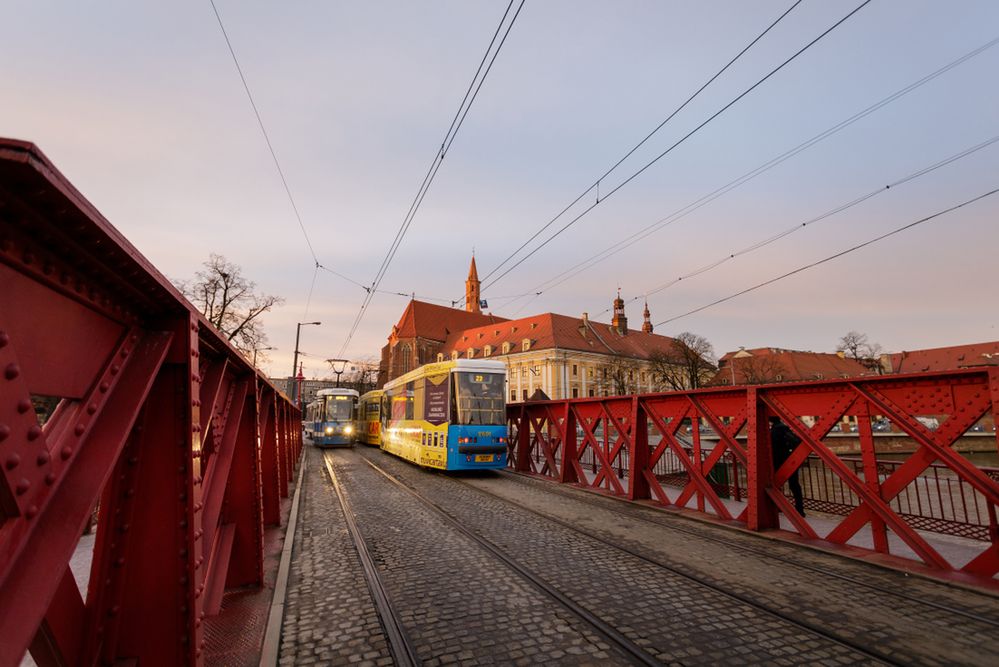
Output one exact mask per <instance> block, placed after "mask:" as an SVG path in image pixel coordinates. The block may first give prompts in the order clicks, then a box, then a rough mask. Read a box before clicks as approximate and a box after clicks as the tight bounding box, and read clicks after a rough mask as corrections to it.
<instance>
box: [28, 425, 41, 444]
mask: <svg viewBox="0 0 999 667" xmlns="http://www.w3.org/2000/svg"><path fill="white" fill-rule="evenodd" d="M41 434H42V427H41V426H39V425H38V424H33V425H32V426H31V428H29V429H28V440H37V439H38V437H39V436H40V435H41Z"/></svg>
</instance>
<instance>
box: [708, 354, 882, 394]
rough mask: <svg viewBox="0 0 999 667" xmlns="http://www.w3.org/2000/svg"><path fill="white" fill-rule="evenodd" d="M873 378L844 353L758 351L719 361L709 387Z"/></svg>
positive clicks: (724, 357)
mask: <svg viewBox="0 0 999 667" xmlns="http://www.w3.org/2000/svg"><path fill="white" fill-rule="evenodd" d="M871 374H872V372H871V371H870V370H869V369H868V368H867V367H866V366H864V365H863V364H862V363H860V362H859V361H856V360H855V359H851V358H849V357H847V356H846V355H844V354H843V353H842V352H837V353H835V354H830V353H826V352H805V351H802V350H785V349H782V348H779V347H757V348H753V349H750V350H747V349H745V348H741V349H739V350H737V351H735V352H727V353H725V354H724V355H723V356H722V357H721V359H719V360H718V373H717V374H716V375H715V377H714V379H713V380H712V381H711V382H710V383H709V384H711V385H734V384H770V383H774V382H802V381H806V380H834V379H838V378H847V377H857V376H861V375H871Z"/></svg>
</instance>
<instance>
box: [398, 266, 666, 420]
mask: <svg viewBox="0 0 999 667" xmlns="http://www.w3.org/2000/svg"><path fill="white" fill-rule="evenodd" d="M465 287H466V289H465V293H466V299H465V301H466V303H465V310H457V309H455V308H447V307H444V306H436V305H433V304H429V303H425V302H422V301H417V300H415V299H414V300H412V301H410V302H409V304H408V306H407V307H406V310H405V311H404V312H403V314H402V316H401V317H400V318H399V322H398V323H397V324H396V325H395V326H394V327H393V328H392V333H391V334H390V335H389V339H388V344H387V345H386V346H385V347H384V348H382V364H381V368H380V373H379V384H384V383H385V382H387V381H389V380H391V379H394V378H396V377H399V376H400V375H403V374H404V373H406V372H407V371H409V370H411V369H413V368H416V367H417V366H420V365H422V364H425V363H429V362H434V361H444V360H446V359H458V358H463V359H497V360H501V361H504V362H506V364H507V369H508V372H507V381H508V388H507V399H508V400H509V401H511V402H517V401H523V400H527V399H528V397H531V396H533V395H535V393H536V392H538V391H539V390H540V391H541V392H543V394H544V395H546V396H548V397H550V398H552V399H562V398H582V397H588V396H612V395H620V394H629V393H635V392H651V391H656V390H659V389H660V387H659V386H657V382H656V379H655V377H654V374H653V372H652V371H653V365H652V363H651V361H650V358H651V357H652V356H654V355H655V354H656V353H661V354H666V355H668V354H670V353H671V352H672V351H673V350H674V346H675V344H676V343H675V341H674V340H673V339H672V338H668V337H666V336H660V335H657V334H654V333H652V323H651V320H650V314H649V310H648V305H646V308H645V312H644V316H645V318H644V319H645V321H644V324H643V326H642V331H635V330H633V329H629V328H628V318H627V316H626V315H625V311H624V300H623V299H621V295H620V294H618V297H617V298H616V299H615V300H614V307H613V312H614V315H613V319H612V321H611V323H610V324H606V323H600V322H593V321H591V320H590V319H589V317H588V316H587V314H586V313H583V316H582V317H570V316H566V315H559V314H556V313H543V314H540V315H533V316H531V317H525V318H521V319H517V320H507V319H504V318H502V317H496V316H494V315H488V314H483V313H482V312H481V308H480V300H479V280H478V274H477V271H476V267H475V259H474V258H473V259H472V264H471V267H470V269H469V275H468V280H467V281H466V284H465Z"/></svg>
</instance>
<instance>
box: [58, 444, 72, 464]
mask: <svg viewBox="0 0 999 667" xmlns="http://www.w3.org/2000/svg"><path fill="white" fill-rule="evenodd" d="M59 455H60V456H61V457H62V460H63V461H65V460H66V459H68V458H69V457H70V456H72V455H73V448H72V447H70V446H69V445H66V446H65V447H63V448H62V451H60V452H59Z"/></svg>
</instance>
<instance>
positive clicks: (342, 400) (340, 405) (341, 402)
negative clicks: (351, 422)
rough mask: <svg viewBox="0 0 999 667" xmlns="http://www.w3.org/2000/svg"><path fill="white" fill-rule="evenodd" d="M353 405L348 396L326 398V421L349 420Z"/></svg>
mask: <svg viewBox="0 0 999 667" xmlns="http://www.w3.org/2000/svg"><path fill="white" fill-rule="evenodd" d="M353 403H354V402H353V401H352V400H350V396H328V397H327V398H326V421H343V420H345V419H350V418H351V413H352V412H353Z"/></svg>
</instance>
